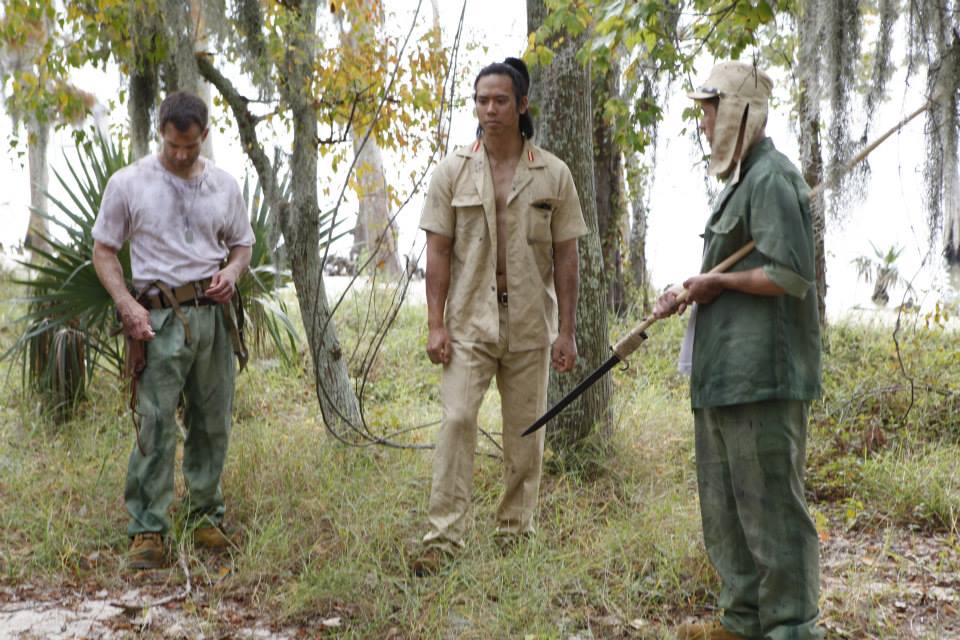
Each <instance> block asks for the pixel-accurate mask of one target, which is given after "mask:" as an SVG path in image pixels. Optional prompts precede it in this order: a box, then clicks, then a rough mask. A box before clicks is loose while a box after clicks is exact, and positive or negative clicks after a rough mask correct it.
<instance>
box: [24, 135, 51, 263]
mask: <svg viewBox="0 0 960 640" xmlns="http://www.w3.org/2000/svg"><path fill="white" fill-rule="evenodd" d="M27 140H28V142H27V155H28V159H29V162H30V224H29V225H28V226H27V235H26V237H25V238H24V239H23V246H24V248H26V249H28V250H30V249H40V250H42V251H46V250H47V249H49V248H50V247H49V245H48V244H47V241H46V240H44V239H43V237H42V236H45V235H46V234H47V233H49V225H47V219H46V218H45V217H44V216H45V215H46V213H47V189H48V188H49V186H50V170H49V165H48V163H47V147H48V146H49V142H50V123H49V122H40V121H39V120H38V119H37V117H36V116H30V117H29V118H28V119H27Z"/></svg>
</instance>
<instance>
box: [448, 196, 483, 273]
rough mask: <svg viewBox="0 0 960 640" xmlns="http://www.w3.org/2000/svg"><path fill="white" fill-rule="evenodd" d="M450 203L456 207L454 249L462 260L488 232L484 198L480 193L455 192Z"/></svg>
mask: <svg viewBox="0 0 960 640" xmlns="http://www.w3.org/2000/svg"><path fill="white" fill-rule="evenodd" d="M450 205H451V206H452V207H453V209H454V215H455V218H456V220H455V225H454V231H453V250H454V253H455V254H456V255H457V256H459V257H460V259H461V260H464V259H466V257H467V255H468V253H470V251H471V250H472V249H474V248H475V247H474V245H479V244H480V243H482V242H483V239H484V238H485V237H486V234H487V223H486V219H485V217H484V213H483V200H482V199H481V198H480V194H478V193H465V194H454V196H453V199H452V200H451V201H450Z"/></svg>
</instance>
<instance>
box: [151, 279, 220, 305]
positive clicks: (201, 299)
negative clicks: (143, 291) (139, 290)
mask: <svg viewBox="0 0 960 640" xmlns="http://www.w3.org/2000/svg"><path fill="white" fill-rule="evenodd" d="M209 286H210V278H204V279H203V280H199V281H197V282H188V283H187V284H184V285H181V286H179V287H175V288H173V289H171V291H172V292H173V297H174V299H175V300H176V301H177V304H179V305H183V306H191V307H204V306H209V305H215V304H219V303H218V302H217V301H216V300H214V299H213V298H208V297H207V296H205V295H203V292H204V291H205V290H206V289H207V287H209ZM138 301H139V302H140V304H141V305H143V307H144V308H146V309H168V308H170V307H172V306H173V305H171V304H170V301H169V300H167V297H166V296H165V295H163V293H162V292H160V293H157V294H152V295H141V296H140V297H139V298H138Z"/></svg>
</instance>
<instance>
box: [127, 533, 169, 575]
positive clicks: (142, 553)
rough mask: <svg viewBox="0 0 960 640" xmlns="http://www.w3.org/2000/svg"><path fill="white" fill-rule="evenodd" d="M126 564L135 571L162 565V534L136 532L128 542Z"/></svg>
mask: <svg viewBox="0 0 960 640" xmlns="http://www.w3.org/2000/svg"><path fill="white" fill-rule="evenodd" d="M127 566H128V567H129V568H131V569H134V570H136V571H141V570H144V569H159V568H160V567H162V566H163V536H161V535H160V534H159V533H138V534H137V535H135V536H133V540H132V541H131V542H130V551H128V552H127Z"/></svg>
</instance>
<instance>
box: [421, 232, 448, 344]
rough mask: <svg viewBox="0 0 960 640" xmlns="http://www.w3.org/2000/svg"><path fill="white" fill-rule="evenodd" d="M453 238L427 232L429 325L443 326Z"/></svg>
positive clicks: (434, 326)
mask: <svg viewBox="0 0 960 640" xmlns="http://www.w3.org/2000/svg"><path fill="white" fill-rule="evenodd" d="M452 247H453V239H452V238H447V237H444V236H441V235H439V234H435V233H429V232H428V233H427V284H426V290H427V291H426V293H427V327H428V328H430V329H439V328H442V327H443V311H444V308H445V307H446V304H447V293H448V292H449V290H450V252H451V249H452Z"/></svg>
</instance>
